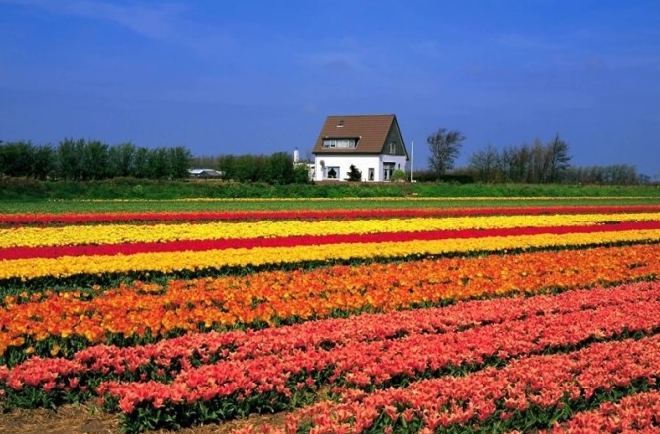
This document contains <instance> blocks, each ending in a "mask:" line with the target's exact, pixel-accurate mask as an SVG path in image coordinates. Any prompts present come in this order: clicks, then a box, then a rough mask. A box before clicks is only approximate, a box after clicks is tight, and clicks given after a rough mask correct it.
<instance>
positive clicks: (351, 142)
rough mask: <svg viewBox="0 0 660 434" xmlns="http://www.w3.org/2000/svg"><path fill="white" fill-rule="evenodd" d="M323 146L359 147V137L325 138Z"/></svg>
mask: <svg viewBox="0 0 660 434" xmlns="http://www.w3.org/2000/svg"><path fill="white" fill-rule="evenodd" d="M323 147H324V148H339V149H352V148H356V147H357V139H323Z"/></svg>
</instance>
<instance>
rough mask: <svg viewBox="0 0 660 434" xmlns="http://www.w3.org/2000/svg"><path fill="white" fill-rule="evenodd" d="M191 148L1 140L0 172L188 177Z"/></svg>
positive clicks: (82, 177)
mask: <svg viewBox="0 0 660 434" xmlns="http://www.w3.org/2000/svg"><path fill="white" fill-rule="evenodd" d="M190 158H191V154H190V151H189V150H188V149H187V148H185V147H183V146H176V147H172V148H155V149H148V148H142V147H136V146H135V145H133V144H131V143H123V144H120V145H113V146H110V145H107V144H105V143H102V142H100V141H98V140H83V139H79V140H73V139H64V140H62V141H61V142H60V143H59V144H58V146H57V147H56V148H53V147H52V146H50V145H43V146H35V145H33V144H32V143H30V142H10V143H4V144H0V176H1V175H4V176H11V177H25V178H34V179H39V180H47V179H59V180H64V181H94V180H102V179H108V178H116V177H127V176H132V177H136V178H154V179H181V178H187V177H188V167H189V161H190Z"/></svg>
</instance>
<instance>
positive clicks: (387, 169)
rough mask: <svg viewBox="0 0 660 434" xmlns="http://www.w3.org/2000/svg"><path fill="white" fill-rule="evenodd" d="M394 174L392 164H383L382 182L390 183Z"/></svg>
mask: <svg viewBox="0 0 660 434" xmlns="http://www.w3.org/2000/svg"><path fill="white" fill-rule="evenodd" d="M393 173H394V163H383V181H390V180H391V179H392V174H393Z"/></svg>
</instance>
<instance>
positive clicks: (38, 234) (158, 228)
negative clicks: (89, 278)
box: [0, 213, 660, 248]
mask: <svg viewBox="0 0 660 434" xmlns="http://www.w3.org/2000/svg"><path fill="white" fill-rule="evenodd" d="M658 220H660V213H626V214H577V215H546V216H534V217H530V216H481V217H450V218H407V219H388V220H373V219H372V220H347V221H332V220H328V221H295V222H293V221H256V222H212V223H177V224H162V223H161V224H151V225H149V224H102V225H70V226H63V227H17V228H5V229H0V248H11V247H37V246H64V245H84V244H120V243H135V242H165V241H175V240H207V239H217V238H228V239H234V238H260V237H282V236H310V235H328V234H366V233H383V232H419V231H432V230H452V229H491V228H515V227H523V226H527V227H547V226H574V225H584V224H594V223H599V222H604V221H621V222H630V221H658Z"/></svg>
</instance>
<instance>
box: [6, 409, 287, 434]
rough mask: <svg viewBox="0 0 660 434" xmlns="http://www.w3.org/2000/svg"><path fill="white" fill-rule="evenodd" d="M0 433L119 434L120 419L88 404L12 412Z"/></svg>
mask: <svg viewBox="0 0 660 434" xmlns="http://www.w3.org/2000/svg"><path fill="white" fill-rule="evenodd" d="M284 416H285V414H284V413H277V414H273V415H255V416H250V417H249V418H247V419H240V420H234V421H230V422H225V423H221V424H211V425H202V426H195V427H191V428H184V429H181V430H179V431H168V430H158V431H148V432H147V433H146V434H171V433H175V432H176V433H178V434H210V433H220V434H225V433H227V434H228V433H230V432H231V431H232V430H233V429H236V428H240V427H242V426H244V425H246V424H248V423H257V424H258V423H263V422H268V423H271V424H275V425H283V423H284ZM0 432H1V433H4V434H83V433H84V434H111V433H112V434H114V433H121V426H120V417H119V416H118V415H113V414H108V413H105V412H103V411H101V410H100V409H99V408H98V407H94V406H91V405H65V406H62V407H60V408H58V409H57V411H54V410H44V409H34V410H22V409H21V410H13V411H11V412H8V413H4V414H0Z"/></svg>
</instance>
